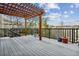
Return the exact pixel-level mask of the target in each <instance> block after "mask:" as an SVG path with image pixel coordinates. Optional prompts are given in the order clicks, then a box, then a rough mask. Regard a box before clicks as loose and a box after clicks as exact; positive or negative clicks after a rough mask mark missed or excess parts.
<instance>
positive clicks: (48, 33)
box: [0, 28, 79, 43]
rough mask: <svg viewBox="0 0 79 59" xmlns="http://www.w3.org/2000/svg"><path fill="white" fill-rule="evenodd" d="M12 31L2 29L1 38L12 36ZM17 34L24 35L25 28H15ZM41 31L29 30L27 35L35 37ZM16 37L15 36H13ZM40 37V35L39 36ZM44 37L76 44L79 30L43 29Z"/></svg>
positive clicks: (0, 30) (0, 31)
mask: <svg viewBox="0 0 79 59" xmlns="http://www.w3.org/2000/svg"><path fill="white" fill-rule="evenodd" d="M9 30H10V29H0V37H5V36H10V35H11V33H10V31H9ZM14 31H15V32H16V33H19V34H22V32H23V31H24V28H14ZM38 32H39V30H38V29H36V28H34V29H31V28H28V29H27V32H26V34H31V35H35V34H38ZM12 35H15V34H12ZM38 35H39V34H38ZM42 36H43V37H47V38H49V39H50V38H52V39H58V38H59V37H66V38H68V41H69V42H72V43H75V42H77V40H78V38H79V28H43V29H42Z"/></svg>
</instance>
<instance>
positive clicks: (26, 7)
mask: <svg viewBox="0 0 79 59" xmlns="http://www.w3.org/2000/svg"><path fill="white" fill-rule="evenodd" d="M0 13H1V14H5V15H9V16H16V17H21V18H25V28H26V27H27V26H26V20H27V19H30V18H33V17H36V16H39V40H42V37H41V36H42V33H41V32H42V14H43V13H44V10H43V9H42V8H40V7H38V6H37V5H34V4H32V3H0Z"/></svg>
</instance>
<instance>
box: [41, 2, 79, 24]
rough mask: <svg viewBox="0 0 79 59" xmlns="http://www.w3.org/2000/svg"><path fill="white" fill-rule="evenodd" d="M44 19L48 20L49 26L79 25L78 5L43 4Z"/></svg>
mask: <svg viewBox="0 0 79 59" xmlns="http://www.w3.org/2000/svg"><path fill="white" fill-rule="evenodd" d="M40 6H41V7H42V8H44V10H45V13H44V15H43V16H44V18H48V24H49V25H61V22H63V23H64V25H79V4H78V3H42V4H40Z"/></svg>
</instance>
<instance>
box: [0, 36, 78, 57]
mask: <svg viewBox="0 0 79 59" xmlns="http://www.w3.org/2000/svg"><path fill="white" fill-rule="evenodd" d="M50 41H51V40H50ZM50 41H46V40H43V41H39V40H38V39H37V38H35V37H33V36H26V37H14V38H7V39H0V56H79V52H78V51H73V50H70V49H68V48H65V47H62V46H59V45H57V44H54V43H51V42H50Z"/></svg>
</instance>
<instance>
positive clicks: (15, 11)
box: [0, 3, 44, 19]
mask: <svg viewBox="0 0 79 59" xmlns="http://www.w3.org/2000/svg"><path fill="white" fill-rule="evenodd" d="M0 13H2V14H6V15H11V16H17V17H22V18H26V19H28V18H31V17H34V16H39V15H41V14H43V13H44V10H42V9H39V8H37V7H35V6H33V5H32V4H30V3H20V4H18V3H6V4H5V3H4V4H3V3H2V4H0Z"/></svg>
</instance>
